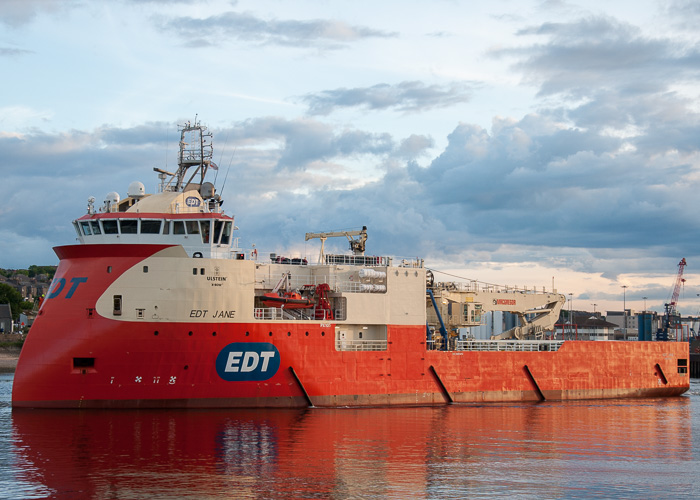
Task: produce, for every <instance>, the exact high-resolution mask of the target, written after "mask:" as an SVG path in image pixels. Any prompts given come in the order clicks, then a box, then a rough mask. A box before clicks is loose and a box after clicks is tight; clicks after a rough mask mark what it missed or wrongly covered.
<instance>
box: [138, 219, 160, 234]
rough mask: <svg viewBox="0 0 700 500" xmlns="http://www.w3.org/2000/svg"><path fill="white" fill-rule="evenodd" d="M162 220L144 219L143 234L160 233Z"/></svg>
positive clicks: (142, 223) (142, 222) (142, 224)
mask: <svg viewBox="0 0 700 500" xmlns="http://www.w3.org/2000/svg"><path fill="white" fill-rule="evenodd" d="M162 222H163V221H159V220H142V221H141V234H160V226H161V225H162Z"/></svg>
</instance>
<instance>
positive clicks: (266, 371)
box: [216, 342, 280, 382]
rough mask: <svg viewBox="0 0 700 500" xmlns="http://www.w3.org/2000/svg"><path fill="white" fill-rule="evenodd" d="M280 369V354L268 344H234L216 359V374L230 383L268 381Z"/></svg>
mask: <svg viewBox="0 0 700 500" xmlns="http://www.w3.org/2000/svg"><path fill="white" fill-rule="evenodd" d="M279 367H280V353H279V351H278V350H277V348H276V347H275V346H274V345H272V344H268V343H267V342H234V343H233V344H229V345H227V346H226V347H224V348H223V349H222V350H221V352H220V353H219V355H218V356H217V357H216V373H218V374H219V377H221V378H222V379H224V380H228V381H229V382H239V381H251V380H267V379H269V378H272V376H273V375H274V374H275V373H277V370H279Z"/></svg>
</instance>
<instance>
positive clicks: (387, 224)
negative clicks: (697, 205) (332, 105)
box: [0, 114, 700, 276]
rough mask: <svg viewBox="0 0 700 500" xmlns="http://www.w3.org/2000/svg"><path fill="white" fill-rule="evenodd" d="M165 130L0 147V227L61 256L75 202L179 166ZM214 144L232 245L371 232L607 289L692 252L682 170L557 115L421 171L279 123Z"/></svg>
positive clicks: (400, 147)
mask: <svg viewBox="0 0 700 500" xmlns="http://www.w3.org/2000/svg"><path fill="white" fill-rule="evenodd" d="M168 129H170V130H169V131H168ZM173 129H174V126H173V125H168V124H164V123H147V124H144V125H142V126H139V127H134V128H128V129H121V128H117V127H110V126H103V127H100V128H99V129H96V130H94V131H92V132H85V131H71V132H67V133H64V134H54V135H50V134H44V133H40V132H35V133H32V134H28V135H26V136H24V137H14V138H13V137H8V136H4V137H0V157H2V158H3V161H4V162H7V164H9V165H22V175H21V176H20V175H14V174H13V173H12V172H10V174H9V175H7V176H6V177H5V178H4V181H3V183H2V184H1V185H0V197H2V199H5V200H8V203H7V204H6V205H4V207H2V209H3V210H6V211H7V210H9V212H4V213H3V214H2V221H3V228H2V229H3V230H4V231H12V232H14V233H15V234H17V235H18V236H22V237H26V238H28V237H31V236H32V233H33V232H38V234H37V236H38V237H40V238H43V239H45V240H47V241H52V242H53V243H54V244H55V243H60V242H70V240H71V239H72V236H71V234H72V233H71V231H72V230H71V228H70V225H69V222H70V220H72V218H75V217H78V216H80V215H81V214H82V213H83V212H84V209H85V201H84V200H86V199H87V196H89V195H93V196H96V197H97V198H98V200H101V199H102V197H103V196H104V195H105V194H106V193H108V192H109V191H113V190H117V191H119V192H120V193H122V192H124V191H125V190H126V186H128V184H129V183H130V182H132V181H134V180H141V181H142V182H144V184H146V186H147V187H148V190H149V191H152V190H153V188H154V187H155V184H156V180H155V176H154V174H153V173H152V171H151V168H152V167H153V166H161V167H162V166H166V165H165V157H166V156H168V157H169V158H170V160H169V161H170V162H172V163H171V166H172V164H174V162H175V160H174V158H175V153H176V152H175V149H176V146H175V142H176V140H175V139H174V135H175V133H174V130H173ZM213 132H214V133H215V141H216V142H215V145H216V146H217V149H216V155H217V156H219V155H220V156H221V157H222V159H221V160H218V163H219V165H220V170H219V176H220V177H219V181H218V183H217V185H218V186H219V187H221V186H222V184H223V180H222V176H226V179H227V180H226V185H225V186H226V187H225V190H224V191H225V192H224V193H223V196H224V198H225V200H226V203H225V205H224V206H225V207H226V209H227V211H229V213H234V214H235V215H236V217H237V223H238V225H239V226H240V227H241V228H242V230H241V233H240V236H241V238H242V244H244V245H250V244H252V243H256V245H257V246H258V248H260V249H261V251H263V250H267V249H269V250H270V251H276V250H279V249H280V247H282V248H284V247H291V246H294V245H297V248H298V245H299V243H300V242H302V243H303V234H304V233H305V232H306V231H309V230H330V229H334V228H341V227H351V226H352V227H354V226H363V225H367V226H368V227H369V228H370V231H371V234H370V243H371V244H370V247H369V248H370V249H371V253H373V254H386V255H390V254H391V255H397V256H401V257H416V256H425V257H428V258H432V259H440V258H442V257H444V258H448V257H449V258H450V260H452V261H454V260H457V262H459V261H460V259H462V261H463V262H466V260H465V259H476V258H482V259H483V258H488V259H491V260H494V261H510V262H518V261H539V262H542V263H547V264H549V265H552V266H556V265H564V264H567V267H569V268H571V269H578V270H582V271H591V270H597V271H599V272H605V273H606V275H610V276H614V274H615V273H618V272H625V270H626V269H631V268H632V267H630V266H633V261H631V262H630V263H626V262H625V261H624V258H623V256H625V255H630V252H629V251H625V250H623V249H629V248H638V249H639V250H638V251H637V254H636V255H639V254H640V253H642V254H643V253H648V254H651V255H653V257H654V259H652V260H653V261H654V262H659V261H660V260H663V258H667V257H666V255H667V254H668V253H673V254H676V253H677V254H679V255H680V256H685V257H687V258H688V259H689V260H691V259H692V258H693V257H692V256H694V255H696V254H697V238H696V237H695V235H696V234H697V233H698V231H700V223H698V221H697V220H696V217H695V216H694V214H695V211H694V205H693V203H694V194H695V192H697V191H698V189H699V188H700V181H698V180H697V179H695V178H694V176H693V173H694V172H693V169H692V167H691V166H689V165H688V164H685V163H683V162H682V161H680V160H676V161H672V160H670V159H668V158H666V159H665V160H664V162H663V163H667V164H664V165H663V171H660V170H659V166H658V164H657V162H658V161H659V160H658V159H655V158H654V155H650V154H648V153H647V152H645V153H643V154H642V153H639V152H637V151H635V150H629V151H621V150H620V147H619V146H620V140H619V139H615V138H610V137H607V136H605V135H604V134H602V133H599V132H595V131H586V130H577V129H575V128H571V127H570V128H562V126H561V123H560V122H558V121H557V117H556V114H554V115H548V114H540V115H537V114H531V115H528V116H526V117H524V118H523V119H522V120H519V121H515V120H500V121H497V122H495V123H494V126H493V128H492V130H491V131H487V130H485V129H483V128H481V127H478V126H476V125H471V124H468V123H463V124H460V125H458V126H457V127H456V128H455V129H454V131H453V132H452V133H451V134H450V136H449V138H448V145H447V146H446V148H445V149H444V151H443V152H442V154H440V155H438V156H437V157H435V158H434V159H433V161H432V162H431V163H430V164H429V165H428V166H427V167H421V166H419V165H418V164H416V163H415V162H413V161H408V163H406V160H407V159H408V160H410V159H412V158H415V157H416V156H419V155H420V154H421V153H422V152H423V151H425V149H426V148H428V147H433V143H432V139H430V138H428V137H425V136H418V135H413V136H409V137H407V138H405V139H403V140H398V139H395V138H393V137H391V136H390V135H388V134H371V133H368V132H366V131H362V130H342V129H341V130H338V129H334V128H333V127H332V126H330V125H328V124H325V123H322V122H318V121H314V120H284V119H281V118H275V117H269V118H261V119H255V120H248V121H244V122H239V123H234V124H232V125H231V126H230V128H228V129H217V130H214V131H213ZM687 134H688V135H690V132H688V133H687ZM224 137H228V139H227V140H226V141H225V142H226V151H224V152H221V149H220V148H222V147H223V143H224V139H223V138H224ZM639 140H640V141H641V139H639ZM648 140H650V139H648ZM646 147H647V149H648V150H649V151H652V150H654V148H657V147H659V146H658V145H655V144H653V143H652V144H648V145H647V146H646ZM167 150H169V151H170V154H167V155H166V152H167ZM234 151H235V152H234ZM358 155H363V157H362V158H363V161H366V163H367V165H368V166H369V167H374V168H375V172H374V173H375V174H378V175H374V178H377V180H375V181H373V182H369V183H368V182H366V181H365V182H358V181H364V179H358V177H357V176H356V175H355V176H353V174H351V173H350V172H345V171H344V170H343V169H344V168H345V165H346V163H347V162H348V161H349V160H350V159H352V158H354V157H356V156H358ZM229 164H230V165H231V170H230V172H228V173H226V172H227V171H228V170H229V168H228V165H229ZM319 164H320V166H319ZM386 164H390V165H391V168H386V169H385V168H384V165H386ZM29 199H41V200H42V204H41V205H42V206H41V210H35V211H29V212H27V211H26V210H25V209H24V208H23V207H25V206H26V200H29ZM37 228H39V229H37ZM660 242H663V244H664V245H663V246H661V245H660ZM338 245H340V243H338ZM340 246H341V248H339V250H340V251H344V246H343V245H340ZM611 255H612V257H611ZM484 256H487V257H484ZM615 257H616V260H615ZM674 258H675V256H674ZM696 260H697V261H700V257H697V258H696ZM562 262H564V264H562Z"/></svg>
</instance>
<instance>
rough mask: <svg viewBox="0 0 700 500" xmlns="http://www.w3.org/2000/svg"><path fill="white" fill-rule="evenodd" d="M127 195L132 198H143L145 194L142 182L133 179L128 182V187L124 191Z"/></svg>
mask: <svg viewBox="0 0 700 500" xmlns="http://www.w3.org/2000/svg"><path fill="white" fill-rule="evenodd" d="M126 194H127V196H130V197H132V198H143V197H144V196H145V195H146V188H145V187H144V186H143V183H142V182H139V181H134V182H132V183H131V184H129V189H127V191H126Z"/></svg>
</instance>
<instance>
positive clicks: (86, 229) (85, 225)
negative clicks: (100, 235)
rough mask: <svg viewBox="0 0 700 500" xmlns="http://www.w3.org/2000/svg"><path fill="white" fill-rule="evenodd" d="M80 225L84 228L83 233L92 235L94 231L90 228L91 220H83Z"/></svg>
mask: <svg viewBox="0 0 700 500" xmlns="http://www.w3.org/2000/svg"><path fill="white" fill-rule="evenodd" d="M80 227H81V229H82V230H83V235H85V236H91V235H92V231H91V230H90V222H89V221H83V222H81V223H80Z"/></svg>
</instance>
